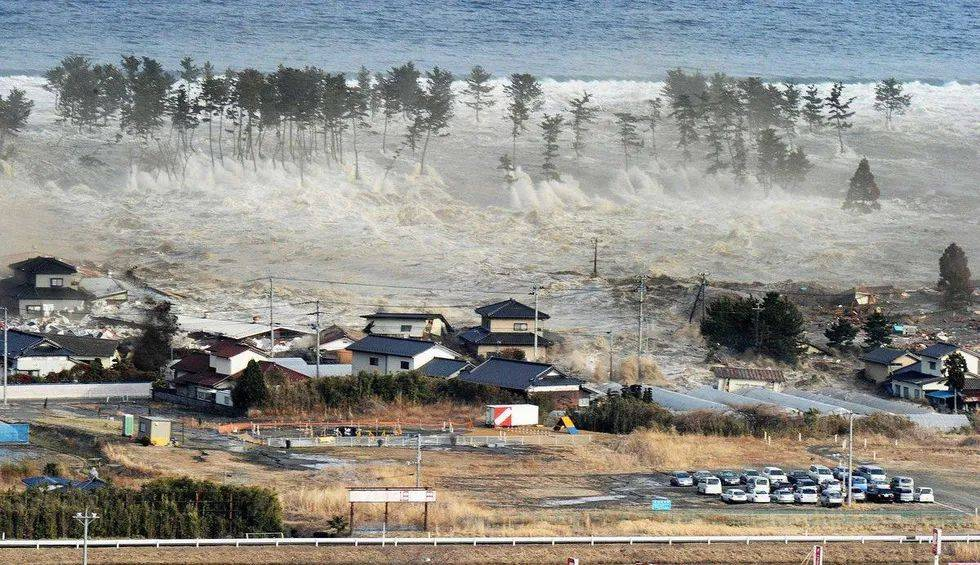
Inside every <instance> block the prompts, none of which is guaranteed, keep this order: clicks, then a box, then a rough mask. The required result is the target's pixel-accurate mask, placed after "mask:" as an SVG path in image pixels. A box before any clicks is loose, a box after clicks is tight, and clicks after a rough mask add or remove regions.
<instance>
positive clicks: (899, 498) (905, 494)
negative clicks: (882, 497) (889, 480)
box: [892, 487, 915, 502]
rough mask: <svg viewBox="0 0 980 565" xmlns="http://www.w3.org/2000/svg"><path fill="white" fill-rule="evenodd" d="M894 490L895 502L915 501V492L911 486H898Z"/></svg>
mask: <svg viewBox="0 0 980 565" xmlns="http://www.w3.org/2000/svg"><path fill="white" fill-rule="evenodd" d="M892 492H894V493H895V502H915V494H914V493H913V492H912V489H910V488H909V487H898V488H895V489H892Z"/></svg>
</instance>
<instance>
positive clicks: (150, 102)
mask: <svg viewBox="0 0 980 565" xmlns="http://www.w3.org/2000/svg"><path fill="white" fill-rule="evenodd" d="M127 79H128V85H127V90H128V92H129V93H130V96H129V100H128V103H126V104H124V105H123V107H122V115H121V117H120V125H121V126H122V129H123V131H125V132H126V133H128V134H129V135H132V136H133V137H134V138H136V139H137V140H138V141H139V142H140V143H141V144H143V145H144V146H145V145H146V144H147V143H148V142H149V138H150V136H151V135H152V134H153V132H155V131H156V130H157V129H158V128H159V127H160V126H161V125H162V124H163V119H164V116H165V114H166V109H167V94H168V92H169V90H170V85H171V84H173V82H174V77H173V76H172V75H171V74H170V73H168V72H167V71H165V70H164V69H163V65H161V64H160V62H159V61H157V60H156V59H151V58H149V57H143V58H142V59H140V60H139V63H138V65H137V66H136V67H135V68H134V69H133V72H131V73H130V74H129V75H128V76H127Z"/></svg>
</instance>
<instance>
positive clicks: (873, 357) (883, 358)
mask: <svg viewBox="0 0 980 565" xmlns="http://www.w3.org/2000/svg"><path fill="white" fill-rule="evenodd" d="M903 355H911V354H910V353H909V352H908V351H905V350H903V349H895V348H892V347H876V348H874V349H872V350H871V351H868V352H866V353H865V354H864V355H861V357H860V359H861V360H862V361H867V362H868V363H878V364H880V365H887V364H889V363H891V362H892V361H894V360H895V359H898V358H899V357H901V356H903ZM913 357H914V355H913Z"/></svg>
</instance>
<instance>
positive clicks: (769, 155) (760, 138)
mask: <svg viewBox="0 0 980 565" xmlns="http://www.w3.org/2000/svg"><path fill="white" fill-rule="evenodd" d="M755 145H756V152H757V159H756V161H757V164H758V171H757V173H756V176H757V177H758V178H759V182H760V183H762V188H763V189H764V190H765V192H766V196H768V195H769V191H771V190H772V185H773V182H774V181H775V180H776V178H777V176H778V175H779V172H780V170H781V169H782V168H783V166H784V165H783V163H784V161H785V160H786V144H785V143H783V142H782V141H781V140H780V139H779V136H778V135H776V130H774V129H773V128H766V129H764V130H760V131H759V133H758V134H757V135H756V140H755Z"/></svg>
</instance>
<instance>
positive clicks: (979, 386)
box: [963, 377, 980, 390]
mask: <svg viewBox="0 0 980 565" xmlns="http://www.w3.org/2000/svg"><path fill="white" fill-rule="evenodd" d="M963 390H980V378H975V377H967V378H965V379H963Z"/></svg>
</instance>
